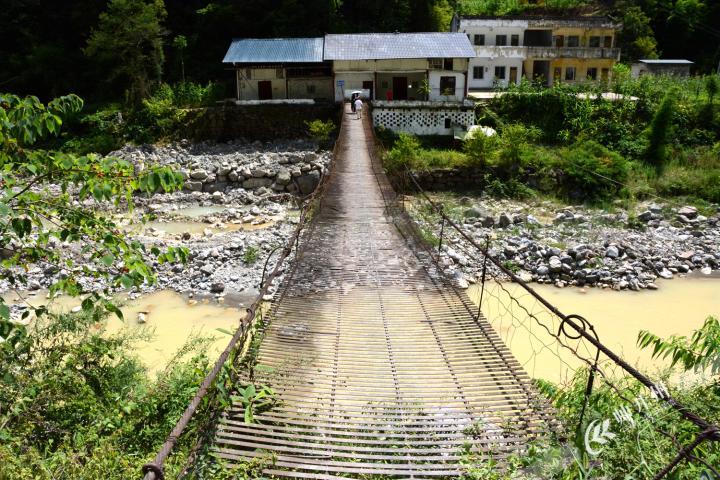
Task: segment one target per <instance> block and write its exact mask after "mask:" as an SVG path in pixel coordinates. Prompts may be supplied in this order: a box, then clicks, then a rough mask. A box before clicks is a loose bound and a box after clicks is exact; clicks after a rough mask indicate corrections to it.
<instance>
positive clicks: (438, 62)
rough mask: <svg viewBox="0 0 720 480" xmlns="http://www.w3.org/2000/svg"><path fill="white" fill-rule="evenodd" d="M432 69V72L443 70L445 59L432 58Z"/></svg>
mask: <svg viewBox="0 0 720 480" xmlns="http://www.w3.org/2000/svg"><path fill="white" fill-rule="evenodd" d="M430 68H431V69H432V70H442V68H443V59H442V58H431V59H430Z"/></svg>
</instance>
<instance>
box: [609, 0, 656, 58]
mask: <svg viewBox="0 0 720 480" xmlns="http://www.w3.org/2000/svg"><path fill="white" fill-rule="evenodd" d="M622 24H623V28H622V30H621V31H620V33H619V34H618V41H619V45H620V47H621V49H622V55H623V57H624V58H625V59H627V60H637V59H639V58H657V57H658V54H657V42H656V40H655V36H654V33H653V29H652V27H651V26H650V18H649V17H648V16H647V15H646V14H645V12H644V11H643V10H642V8H640V7H638V6H632V7H629V8H626V9H625V10H624V13H623V16H622Z"/></svg>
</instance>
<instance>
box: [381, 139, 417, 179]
mask: <svg viewBox="0 0 720 480" xmlns="http://www.w3.org/2000/svg"><path fill="white" fill-rule="evenodd" d="M419 152H420V142H419V141H418V139H417V138H416V137H415V136H414V135H410V134H408V133H404V132H401V133H399V134H398V138H397V140H396V141H395V144H394V145H393V147H392V149H390V151H388V152H387V153H386V154H385V168H386V169H387V171H388V172H391V173H393V172H400V171H402V170H404V169H405V168H406V167H407V168H410V169H411V170H420V169H423V168H425V165H423V164H422V163H421V162H420V155H419Z"/></svg>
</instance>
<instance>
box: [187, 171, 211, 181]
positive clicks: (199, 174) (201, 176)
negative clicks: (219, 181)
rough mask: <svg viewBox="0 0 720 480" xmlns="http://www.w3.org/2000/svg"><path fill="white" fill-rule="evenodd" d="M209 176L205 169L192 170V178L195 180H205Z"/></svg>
mask: <svg viewBox="0 0 720 480" xmlns="http://www.w3.org/2000/svg"><path fill="white" fill-rule="evenodd" d="M207 177H208V173H207V172H206V171H205V170H193V171H192V172H190V178H192V179H193V180H200V181H203V180H205V179H206V178H207Z"/></svg>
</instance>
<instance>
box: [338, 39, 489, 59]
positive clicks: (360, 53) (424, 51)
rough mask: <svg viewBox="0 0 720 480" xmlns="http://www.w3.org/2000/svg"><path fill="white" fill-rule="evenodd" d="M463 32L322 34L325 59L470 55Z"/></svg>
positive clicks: (469, 48) (458, 56) (460, 56)
mask: <svg viewBox="0 0 720 480" xmlns="http://www.w3.org/2000/svg"><path fill="white" fill-rule="evenodd" d="M473 57H475V50H474V49H473V47H472V45H470V40H468V37H467V35H465V34H464V33H445V32H434V33H359V34H341V35H336V34H329V35H325V60H381V59H392V58H473Z"/></svg>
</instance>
